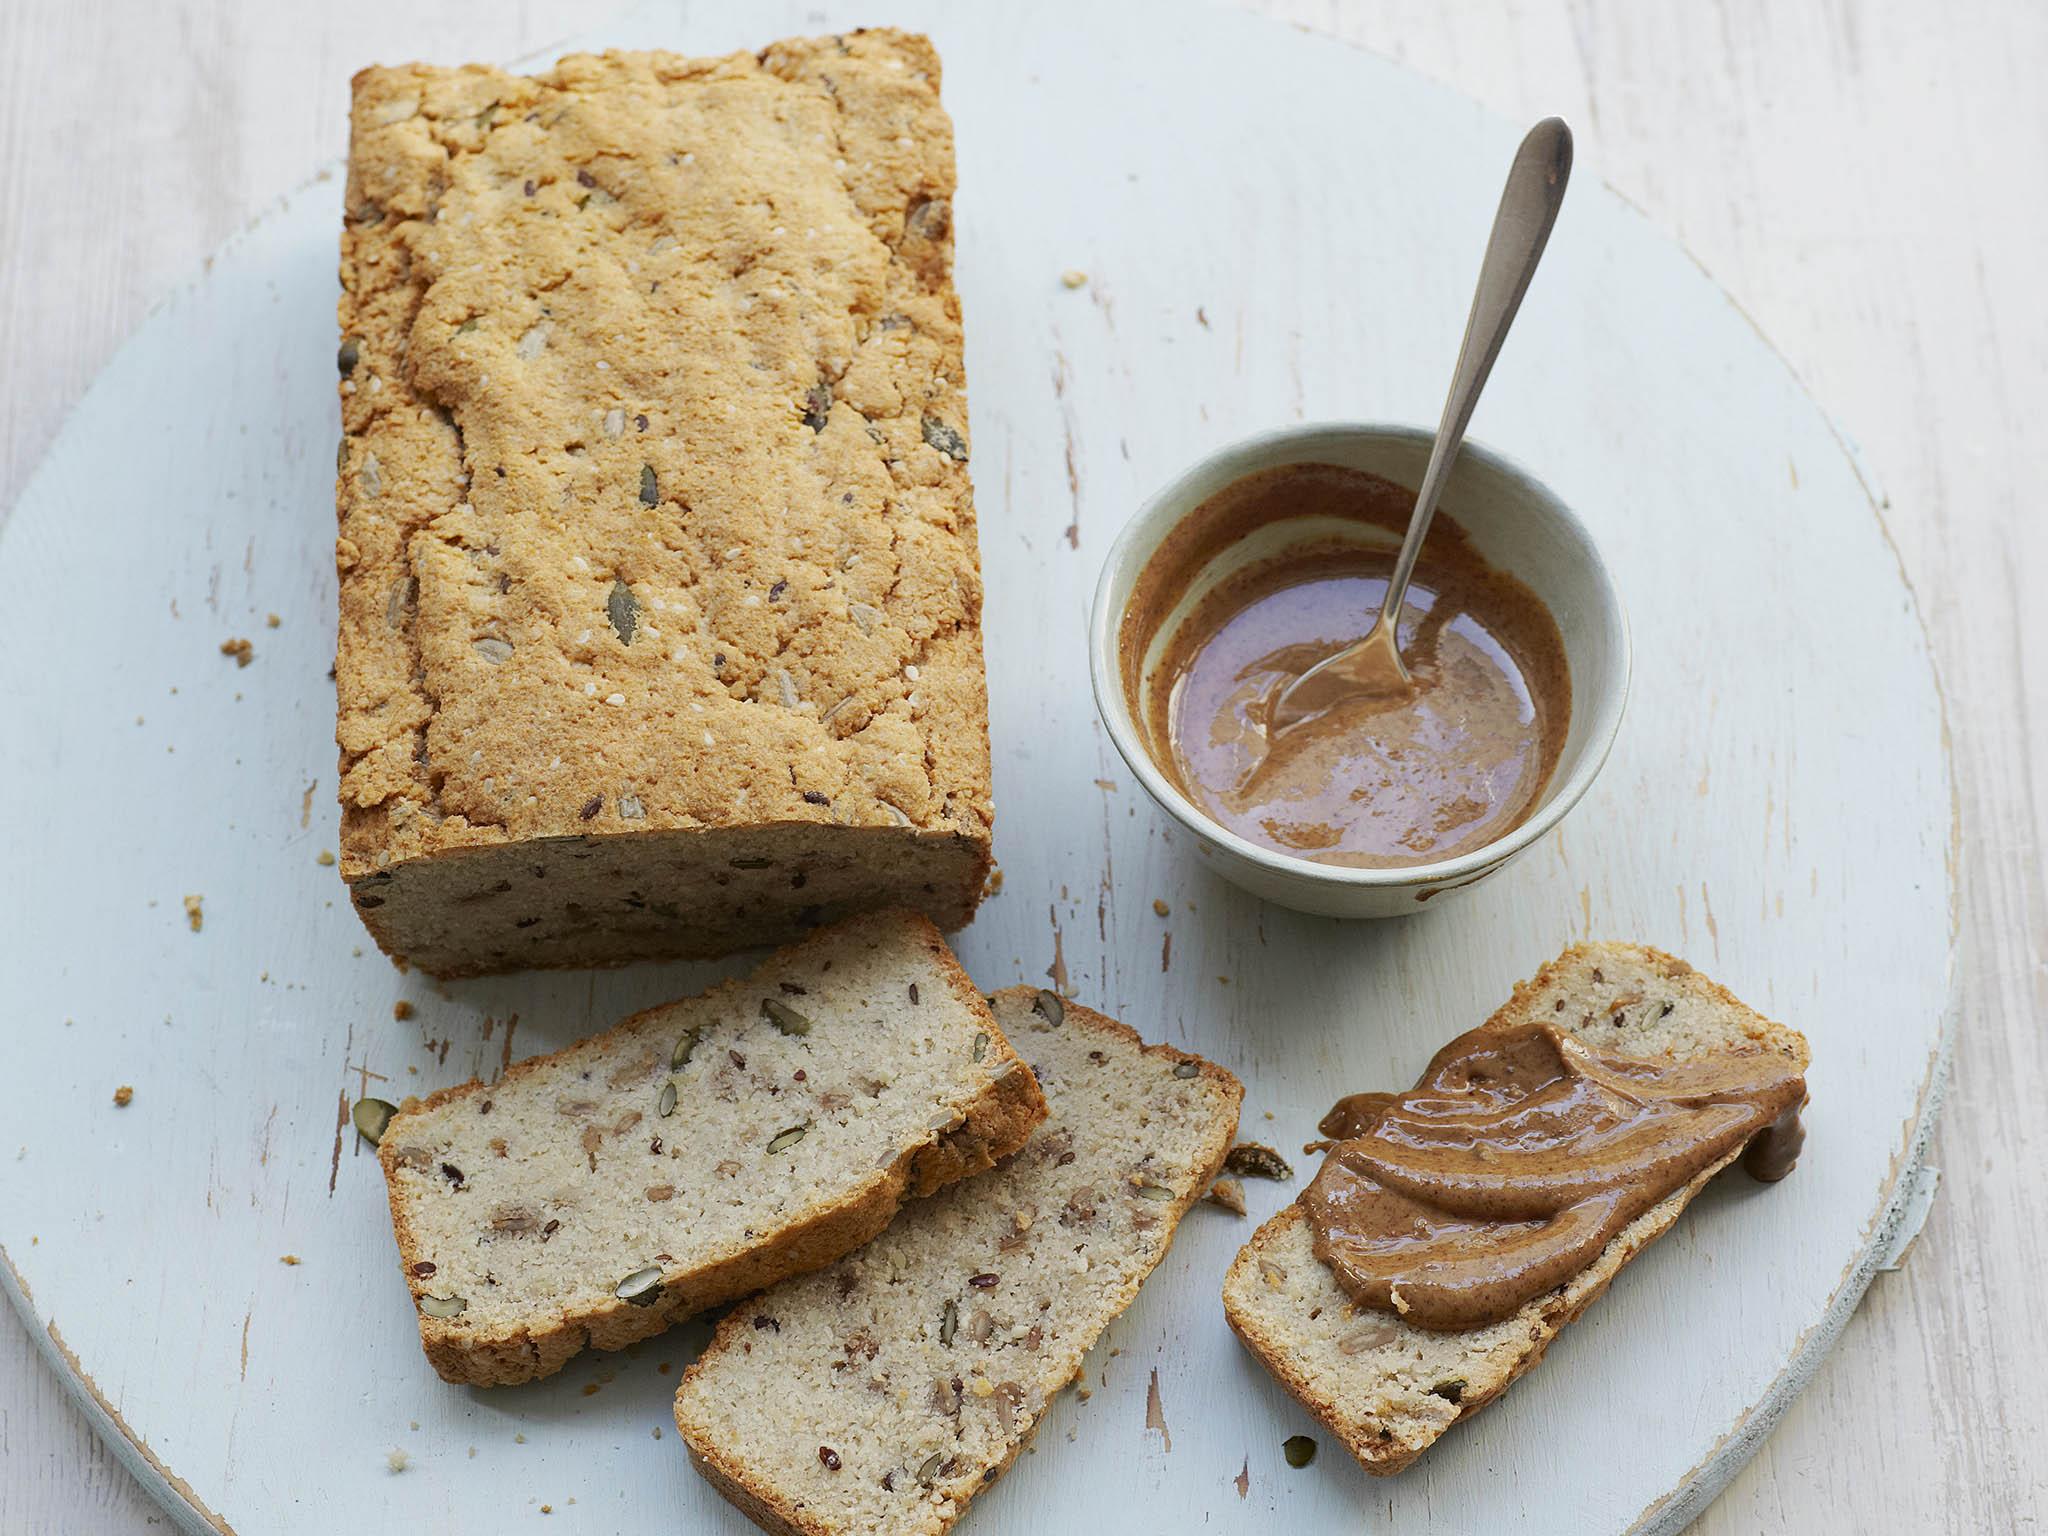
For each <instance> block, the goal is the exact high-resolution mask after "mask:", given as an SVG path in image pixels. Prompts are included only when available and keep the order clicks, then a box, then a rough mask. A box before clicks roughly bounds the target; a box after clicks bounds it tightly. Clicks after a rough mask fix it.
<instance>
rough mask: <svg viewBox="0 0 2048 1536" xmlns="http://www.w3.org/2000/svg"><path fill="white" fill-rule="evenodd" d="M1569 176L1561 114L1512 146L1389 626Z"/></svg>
mask: <svg viewBox="0 0 2048 1536" xmlns="http://www.w3.org/2000/svg"><path fill="white" fill-rule="evenodd" d="M1571 173H1572V131H1571V129H1569V128H1567V127H1566V126H1565V123H1564V119H1563V118H1559V117H1546V118H1545V119H1543V121H1542V122H1540V123H1538V124H1537V125H1536V126H1535V127H1534V128H1531V129H1530V130H1529V133H1528V136H1527V137H1526V138H1524V139H1523V140H1522V147H1521V148H1520V149H1518V150H1516V151H1515V163H1514V165H1513V166H1512V167H1510V168H1509V170H1508V183H1507V186H1506V188H1505V189H1504V190H1503V191H1502V192H1501V195H1500V208H1499V210H1498V211H1497V212H1496V213H1495V214H1494V216H1493V233H1492V235H1490V236H1489V237H1488V239H1487V242H1486V257H1485V259H1484V260H1483V261H1481V262H1480V264H1479V284H1478V286H1477V288H1476V289H1475V290H1474V291H1473V294H1472V313H1471V314H1470V316H1468V317H1467V318H1466V321H1465V340H1464V343H1463V345H1461V346H1460V347H1459V349H1458V367H1457V371H1456V372H1455V373H1454V374H1453V375H1452V377H1451V392H1450V394H1449V395H1448V396H1446V397H1445V399H1444V414H1443V420H1442V421H1441V422H1440V423H1439V424H1438V426H1437V429H1436V444H1435V446H1434V447H1432V448H1431V449H1430V452H1429V468H1428V469H1427V470H1426V471H1425V472H1424V474H1423V476H1422V489H1421V490H1419V491H1417V492H1416V494H1415V512H1414V515H1413V516H1412V517H1411V518H1410V519H1409V522H1408V536H1407V537H1406V538H1405V539H1403V540H1402V541H1401V555H1400V558H1399V559H1398V560H1396V561H1395V562H1394V574H1393V577H1392V579H1391V580H1390V581H1389V582H1388V583H1387V595H1386V600H1385V601H1384V602H1383V603H1382V604H1381V606H1380V622H1381V623H1383V624H1385V625H1387V626H1388V627H1389V629H1390V630H1391V629H1392V627H1393V626H1394V625H1395V624H1397V623H1398V622H1399V620H1400V617H1401V602H1402V599H1403V598H1405V597H1406V596H1407V594H1408V578H1409V577H1410V576H1412V575H1413V574H1414V573H1415V557H1416V556H1417V555H1419V554H1421V553H1422V539H1423V535H1425V534H1426V533H1428V532H1429V520H1430V518H1431V517H1432V516H1434V515H1435V513H1436V501H1437V497H1438V495H1439V494H1441V493H1442V491H1443V483H1444V480H1445V478H1446V477H1447V476H1448V475H1449V474H1450V470H1451V465H1452V464H1453V463H1454V462H1456V460H1457V457H1458V449H1459V448H1460V447H1461V446H1462V445H1463V444H1464V441H1465V428H1466V426H1467V425H1468V424H1469V423H1470V422H1471V420H1472V407H1473V406H1475V405H1477V404H1478V403H1479V392H1480V390H1482V389H1484V388H1485V387H1486V376H1487V375H1488V374H1490V373H1491V372H1493V360H1494V359H1495V358H1496V357H1498V356H1500V344H1501V342H1502V341H1503V340H1505V339H1506V337H1507V333H1508V326H1509V325H1510V324H1512V323H1513V321H1514V318H1515V311H1516V310H1518V309H1520V308H1521V307H1522V295H1523V294H1524V293H1527V292H1528V291H1529V279H1530V278H1531V277H1533V276H1534V275H1535V273H1536V263H1537V261H1538V259H1539V258H1541V256H1542V255H1543V247H1544V244H1545V242H1547V241H1548V240H1549V239H1550V226H1551V225H1553V224H1555V223H1556V222H1557V210H1558V206H1559V205H1560V204H1561V203H1562V202H1563V201H1564V188H1565V183H1566V182H1567V181H1569V180H1570V179H1571Z"/></svg>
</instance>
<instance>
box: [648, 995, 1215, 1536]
mask: <svg viewBox="0 0 2048 1536" xmlns="http://www.w3.org/2000/svg"><path fill="white" fill-rule="evenodd" d="M991 1001H992V1002H993V1003H994V1005H995V1013H996V1018H997V1020H998V1021H999V1022H1000V1024H1001V1025H1002V1028H1003V1030H1004V1031H1005V1033H1007V1034H1008V1036H1009V1038H1010V1040H1011V1041H1012V1043H1013V1044H1015V1046H1016V1047H1017V1049H1018V1050H1019V1051H1020V1052H1022V1053H1023V1055H1024V1057H1025V1058H1026V1059H1027V1060H1028V1061H1030V1063H1031V1064H1032V1069H1033V1071H1034V1072H1036V1073H1037V1074H1038V1077H1039V1080H1040V1082H1041V1083H1042V1084H1043V1086H1044V1088H1045V1091H1046V1095H1047V1098H1048V1099H1049V1100H1050V1103H1051V1115H1050V1117H1049V1118H1048V1119H1047V1121H1046V1123H1045V1125H1044V1126H1043V1127H1042V1128H1041V1129H1040V1130H1039V1131H1038V1133H1037V1134H1036V1135H1035V1136H1033V1138H1032V1139H1031V1141H1030V1142H1029V1143H1028V1144H1027V1145H1026V1146H1025V1148H1024V1150H1023V1151H1021V1152H1019V1153H1018V1154H1017V1155H1016V1156H1015V1157H1013V1158H1011V1159H1010V1160H1009V1161H1008V1162H1007V1163H1004V1164H1003V1165H1001V1166H1000V1167H999V1168H998V1169H997V1170H996V1171H995V1172H994V1173H988V1174H984V1175H982V1176H981V1177H979V1178H975V1179H970V1180H968V1181H966V1182H964V1183H961V1184H958V1185H955V1186H954V1187H953V1188H951V1189H948V1190H944V1191H942V1192H941V1193H939V1194H938V1195H936V1196H934V1197H933V1198H932V1199H930V1200H927V1201H924V1202H922V1203H921V1204H919V1205H917V1206H914V1207H912V1208H911V1209H909V1210H906V1211H905V1212H904V1213H903V1215H902V1216H900V1217H899V1218H897V1220H896V1223H895V1224H894V1225H893V1226H891V1227H890V1228H889V1230H888V1231H887V1232H885V1233H883V1234H882V1235H881V1236H880V1237H878V1238H876V1239H875V1241H874V1242H872V1243H870V1244H868V1246H867V1247H865V1248H863V1249H861V1250H860V1251H859V1252H857V1253H854V1254H851V1255H849V1256H848V1257H846V1258H844V1259H842V1260H840V1261H839V1263H837V1264H835V1265H833V1266H832V1267H831V1268H830V1269H827V1270H823V1271H821V1272H819V1273H817V1274H814V1275H807V1276H805V1277H803V1278H802V1279H799V1280H792V1281H788V1282H786V1283H785V1284H783V1285H780V1286H777V1287H776V1288H775V1289H774V1290H772V1291H769V1292H768V1293H767V1294H765V1295H762V1296H757V1297H754V1298H753V1299H752V1300H750V1301H747V1302H745V1303H744V1304H742V1305H741V1306H738V1307H736V1308H734V1309H733V1311H732V1312H731V1313H729V1314H728V1315H727V1316H726V1318H725V1320H724V1321H723V1322H721V1323H720V1324H719V1328H718V1333H717V1335H716V1336H715V1337H714V1338H713V1340H712V1342H711V1345H710V1347H709V1348H708V1349H706V1350H705V1352H704V1354H703V1355H702V1356H701V1357H700V1358H699V1359H698V1360H697V1362H696V1363H695V1364H694V1365H692V1366H691V1367H690V1368H689V1370H688V1371H687V1372H685V1373H684V1377H683V1382H682V1386H681V1388H680V1389H679V1391H678V1392H677V1394H676V1424H677V1426H678V1427H679V1428H680V1429H681V1430H682V1434H683V1439H684V1442H685V1443H686V1444H687V1446H688V1447H689V1451H690V1457H691V1460H692V1461H693V1462H694V1463H695V1464H696V1466H697V1469H698V1470H699V1471H700V1472H702V1473H703V1474H704V1476H705V1477H707V1478H708V1479H710V1481H711V1483H712V1485H713V1486H714V1487H716V1488H717V1489H718V1490H719V1492H721V1493H722V1494H724V1495H725V1496H726V1497H727V1498H728V1499H730V1500H731V1501H732V1502H733V1503H734V1504H736V1505H738V1506H739V1508H740V1509H741V1510H743V1511H744V1512H745V1513H746V1514H747V1515H748V1516H749V1517H751V1518H752V1519H753V1520H754V1521H755V1523H757V1524H758V1525H760V1526H761V1527H762V1528H763V1529H765V1530H768V1531H771V1532H777V1533H785V1536H795V1533H802V1536H827V1533H830V1536H854V1533H859V1536H870V1533H885V1536H899V1533H901V1536H909V1533H922V1536H934V1533H937V1532H941V1531H944V1530H945V1529H946V1528H947V1527H949V1526H950V1525H952V1523H953V1522H954V1521H955V1520H956V1519H958V1518H959V1516H960V1513H961V1511H962V1510H963V1509H965V1508H966V1506H967V1503H968V1501H969V1500H970V1499H972V1498H973V1497H974V1496H975V1494H977V1493H979V1492H980V1491H981V1490H982V1489H983V1488H984V1487H986V1486H987V1485H988V1484H989V1483H992V1482H994V1481H995V1479H996V1478H997V1477H998V1476H999V1475H1000V1474H1001V1473H1002V1471H1003V1470H1004V1469H1005V1468H1006V1467H1008V1466H1009V1465H1010V1463H1011V1462H1012V1461H1013V1460H1015V1459H1016V1456H1017V1453H1018V1452H1019V1451H1020V1450H1021V1449H1023V1446H1024V1443H1025V1442H1026V1441H1027V1440H1028V1439H1029V1438H1030V1436H1031V1433H1032V1431H1033V1429H1034V1428H1035V1427H1036V1426H1037V1424H1038V1421H1039V1417H1040V1415H1042V1414H1043V1413H1044V1412H1045V1409H1046V1405H1047V1403H1048V1402H1049V1401H1050V1399H1051V1398H1052V1396H1053V1394H1054V1393H1056V1392H1058V1391H1059V1389H1060V1388H1061V1387H1063V1386H1065V1385H1066V1384H1067V1382H1068V1381H1070V1380H1072V1379H1073V1377H1074V1375H1075V1373H1076V1371H1078V1370H1079V1369H1080V1367H1081V1359H1082V1356H1083V1355H1084V1354H1085V1353H1086V1352H1087V1350H1088V1347H1089V1346H1090V1345H1091V1344H1093V1343H1094V1342H1095V1340H1096V1338H1097V1337H1098V1336H1099V1335H1100V1334H1101V1332H1102V1330H1103V1329H1104V1328H1105V1327H1107V1326H1108V1324H1109V1323H1110V1321H1111V1320H1112V1319H1113V1318H1115V1317H1116V1315H1117V1314H1118V1313H1120V1312H1122V1311H1123V1309H1124V1308H1125V1307H1126V1306H1128V1305H1129V1304H1130V1301H1131V1298H1132V1297H1133V1296H1135V1295H1136V1294H1137V1290H1138V1286H1139V1284H1140V1283H1141V1282H1142V1281H1143V1280H1144V1278H1145V1276H1146V1275H1148V1274H1149V1273H1150V1272H1151V1271H1152V1268H1153V1266H1155V1265H1156V1264H1158V1262H1159V1261H1160V1259H1161V1258H1162V1257H1163V1256H1164V1255H1165V1253H1166V1247H1167V1244H1168V1242H1170V1241H1171V1240H1172V1237H1173V1230H1174V1227H1175V1225H1176V1224H1177V1223H1178V1222H1179V1220H1180V1218H1181V1215H1182V1214H1183V1213H1184V1212H1185V1211H1186V1210H1187V1208H1188V1206H1189V1204H1190V1203H1191V1202H1193V1201H1194V1200H1196V1199H1198V1198H1199V1197H1200V1196H1201V1193H1202V1191H1203V1190H1204V1189H1205V1188H1207V1187H1208V1183H1209V1180H1210V1179H1211V1178H1213V1177H1214V1176H1215V1174H1216V1171H1217V1169H1218V1168H1219V1167H1220V1166H1221V1165H1222V1162H1223V1157H1224V1154H1225V1152H1227V1151H1228V1150H1229V1147H1230V1142H1231V1138H1232V1137H1233V1136H1234V1135H1235V1133H1236V1129H1237V1111H1238V1104H1239V1102H1240V1100H1241V1099H1242V1098H1243V1090H1242V1089H1241V1088H1240V1087H1239V1086H1238V1082H1237V1079H1236V1078H1234V1077H1232V1076H1231V1075H1230V1074H1229V1073H1228V1072H1226V1071H1224V1070H1223V1069H1222V1068H1221V1067H1217V1066H1212V1065H1211V1064H1209V1063H1208V1062H1205V1061H1203V1060H1201V1059H1200V1058H1198V1057H1194V1056H1189V1055H1186V1054H1185V1053H1183V1052H1180V1051H1175V1050H1170V1049H1168V1048H1167V1047H1165V1046H1147V1045H1145V1044H1144V1043H1143V1042H1142V1041H1141V1040H1140V1039H1139V1038H1138V1037H1137V1035H1135V1034H1134V1033H1132V1031H1130V1030H1129V1029H1126V1028H1125V1027H1124V1026H1123V1025H1121V1024H1118V1023H1115V1022H1114V1021H1112V1020H1110V1019H1106V1018H1103V1017H1102V1016H1101V1015H1100V1014H1096V1013H1091V1012H1089V1011H1088V1010H1087V1009H1085V1008H1082V1007H1079V1006H1078V1005H1076V1004H1074V1003H1066V1004H1064V1005H1063V1004H1062V1003H1061V1002H1060V1000H1059V999H1058V998H1056V997H1054V996H1053V995H1052V994H1051V993H1049V992H1033V991H1031V990H1030V989H1028V988H1024V987H1017V988H1013V989H1011V990H1010V991H1007V992H1001V993H998V994H997V995H996V996H995V997H994V998H993V999H991ZM1110 1492H1113V1490H1105V1493H1106V1495H1107V1494H1108V1493H1110Z"/></svg>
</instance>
